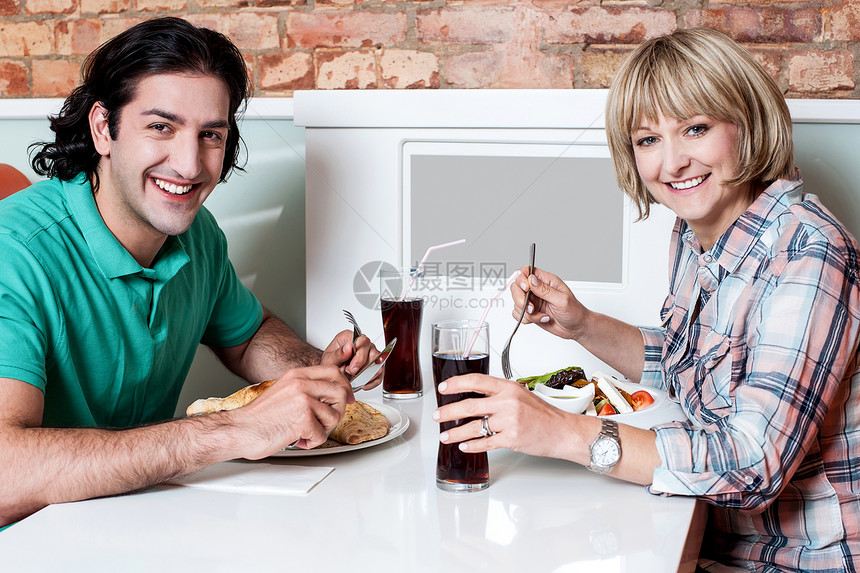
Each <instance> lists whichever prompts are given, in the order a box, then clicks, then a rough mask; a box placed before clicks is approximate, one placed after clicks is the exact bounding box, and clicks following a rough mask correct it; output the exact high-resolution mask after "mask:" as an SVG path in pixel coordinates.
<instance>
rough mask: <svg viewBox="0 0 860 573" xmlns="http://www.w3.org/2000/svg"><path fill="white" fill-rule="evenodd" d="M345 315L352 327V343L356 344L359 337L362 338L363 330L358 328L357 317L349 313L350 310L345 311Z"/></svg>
mask: <svg viewBox="0 0 860 573" xmlns="http://www.w3.org/2000/svg"><path fill="white" fill-rule="evenodd" d="M343 315H344V316H345V317H346V319H347V320H348V321H349V323H350V324H351V325H352V342H353V344H354V343H355V341H356V340H358V337H359V336H361V329H360V328H359V327H358V322H356V320H355V317H354V316H352V313H351V312H349V311H348V310H344V311H343Z"/></svg>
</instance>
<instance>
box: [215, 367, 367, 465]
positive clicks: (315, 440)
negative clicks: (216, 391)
mask: <svg viewBox="0 0 860 573" xmlns="http://www.w3.org/2000/svg"><path fill="white" fill-rule="evenodd" d="M354 401H355V398H354V397H353V395H352V390H351V388H350V386H349V383H348V382H347V380H346V378H345V377H344V375H343V373H342V372H341V371H340V370H339V369H338V368H336V367H334V366H308V367H305V368H291V369H290V370H287V371H286V372H285V373H284V374H283V376H281V377H280V378H279V379H277V380H276V381H275V382H274V383H273V384H272V385H271V386H269V387H268V388H267V389H266V390H265V391H264V392H262V393H261V394H260V395H259V396H258V397H257V398H256V399H255V400H254V401H252V402H251V403H249V404H247V405H246V406H243V407H242V408H238V409H236V410H231V411H230V412H229V413H230V414H232V415H233V416H234V419H235V421H236V422H237V423H238V424H239V425H240V426H241V427H242V428H243V433H242V435H243V436H245V438H244V442H245V443H244V444H242V445H241V446H240V447H241V453H240V456H241V457H244V458H247V459H260V458H263V457H266V456H269V455H271V454H273V453H275V452H277V451H278V450H281V449H283V448H284V447H285V446H288V445H290V444H292V443H294V442H298V443H297V444H296V445H297V446H298V447H300V448H307V449H310V448H314V447H316V446H318V445H320V444H322V443H323V442H325V441H326V439H327V438H328V435H329V433H330V432H331V431H332V430H333V429H334V428H335V426H337V424H338V422H340V419H341V418H342V417H343V413H344V411H345V410H346V405H347V404H350V403H352V402H354Z"/></svg>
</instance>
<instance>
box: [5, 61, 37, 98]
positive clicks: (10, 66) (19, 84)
mask: <svg viewBox="0 0 860 573" xmlns="http://www.w3.org/2000/svg"><path fill="white" fill-rule="evenodd" d="M29 77H30V76H29V74H28V73H27V66H25V65H24V64H23V62H16V61H12V60H7V61H0V96H23V95H28V94H29V93H30V85H29Z"/></svg>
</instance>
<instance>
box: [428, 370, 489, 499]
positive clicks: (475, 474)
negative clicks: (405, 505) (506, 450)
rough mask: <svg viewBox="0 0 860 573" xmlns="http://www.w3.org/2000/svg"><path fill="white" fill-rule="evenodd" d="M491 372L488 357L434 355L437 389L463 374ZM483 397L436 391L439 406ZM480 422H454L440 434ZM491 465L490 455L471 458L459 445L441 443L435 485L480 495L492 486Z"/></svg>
mask: <svg viewBox="0 0 860 573" xmlns="http://www.w3.org/2000/svg"><path fill="white" fill-rule="evenodd" d="M489 371H490V357H489V355H487V354H477V355H470V356H469V357H468V358H466V359H465V360H464V359H463V355H462V354H454V353H447V354H445V353H436V354H434V355H433V381H434V383H435V386H437V387H438V385H439V384H440V383H441V382H443V381H444V380H447V379H448V378H451V377H452V376H459V375H461V374H470V373H478V374H487V373H488V372H489ZM482 397H483V395H482V394H476V393H473V392H467V393H464V394H444V395H443V394H439V391H438V390H437V391H436V403H437V404H438V405H439V406H444V405H446V404H450V403H452V402H458V401H460V400H465V399H466V398H482ZM476 419H477V418H465V419H462V420H455V421H453V422H442V423H441V424H439V425H440V432H445V431H447V430H450V429H451V428H455V427H457V426H460V425H462V424H465V423H467V422H471V421H472V420H476ZM489 479H490V464H489V462H488V460H487V452H481V453H477V454H469V453H466V452H462V451H460V448H459V447H458V444H443V443H441V442H440V443H439V454H438V457H437V459H436V484H437V485H438V486H439V487H440V488H441V489H445V490H448V491H477V490H480V489H484V488H485V487H487V485H488V484H489Z"/></svg>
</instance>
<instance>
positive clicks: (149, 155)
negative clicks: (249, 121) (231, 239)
mask: <svg viewBox="0 0 860 573" xmlns="http://www.w3.org/2000/svg"><path fill="white" fill-rule="evenodd" d="M119 113H120V117H119V122H118V126H117V133H116V139H111V138H110V136H109V134H108V129H107V121H106V119H105V117H104V109H103V108H101V106H100V104H96V105H95V106H94V107H93V109H92V111H91V113H90V124H91V129H92V134H93V139H94V142H95V145H96V150H97V151H98V152H99V154H100V155H101V156H102V158H101V160H100V162H99V167H98V174H99V189H98V192H97V193H96V203H97V205H98V207H99V212H100V213H101V215H102V218H103V219H104V221H105V223H106V224H107V226H108V228H109V229H110V230H111V232H112V233H113V234H114V236H116V237H117V239H119V241H120V242H121V243H122V244H123V246H125V247H126V249H128V250H129V252H131V253H132V255H133V256H135V258H136V259H138V262H141V259H144V260H146V259H149V260H150V261H151V257H154V256H155V253H157V252H158V248H160V246H161V244H163V243H164V240H165V239H166V238H167V236H168V235H178V234H180V233H183V232H185V231H186V230H187V229H188V227H190V226H191V223H192V221H193V220H194V217H195V216H196V214H197V211H198V210H199V209H200V207H201V206H202V205H203V202H204V201H205V200H206V198H207V197H208V196H209V194H210V193H211V192H212V190H213V189H214V188H215V185H216V184H217V183H218V180H219V178H220V175H221V169H222V166H223V162H224V153H225V142H226V139H227V132H228V119H229V118H228V113H229V94H228V91H227V87H226V86H225V84H224V82H223V81H222V80H220V79H219V78H216V77H214V76H200V75H189V74H159V75H152V76H147V77H144V78H143V79H141V80H140V81H139V82H138V84H137V88H136V90H135V96H134V98H133V99H132V100H131V101H130V102H129V103H128V104H127V105H126V106H125V107H123V108H122V110H120V112H119ZM153 249H154V250H153Z"/></svg>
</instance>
